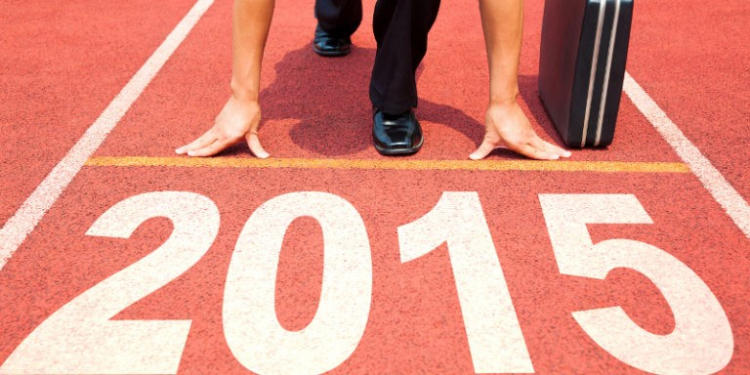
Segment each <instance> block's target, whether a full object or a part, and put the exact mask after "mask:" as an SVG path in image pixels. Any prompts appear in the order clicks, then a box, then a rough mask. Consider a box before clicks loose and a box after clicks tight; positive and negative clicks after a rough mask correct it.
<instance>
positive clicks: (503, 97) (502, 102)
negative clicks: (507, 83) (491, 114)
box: [490, 89, 518, 107]
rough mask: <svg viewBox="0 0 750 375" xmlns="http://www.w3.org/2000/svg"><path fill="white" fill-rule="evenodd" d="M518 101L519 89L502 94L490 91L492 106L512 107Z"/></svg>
mask: <svg viewBox="0 0 750 375" xmlns="http://www.w3.org/2000/svg"><path fill="white" fill-rule="evenodd" d="M517 102H518V90H517V89H516V90H509V91H508V92H505V93H502V94H492V93H490V106H500V107H512V106H514V105H516V104H517Z"/></svg>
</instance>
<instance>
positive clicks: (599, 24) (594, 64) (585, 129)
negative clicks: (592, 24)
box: [581, 0, 607, 147]
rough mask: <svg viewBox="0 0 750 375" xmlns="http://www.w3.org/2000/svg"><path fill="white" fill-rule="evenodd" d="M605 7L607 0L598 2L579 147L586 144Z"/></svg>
mask: <svg viewBox="0 0 750 375" xmlns="http://www.w3.org/2000/svg"><path fill="white" fill-rule="evenodd" d="M606 9H607V0H600V2H599V20H598V21H597V23H596V38H595V40H594V56H592V59H591V74H590V76H589V93H588V96H587V97H586V114H585V115H584V118H583V134H582V135H581V147H583V146H585V145H586V133H588V131H589V119H590V118H591V101H592V100H593V96H594V83H595V81H596V67H597V65H598V64H599V46H600V45H601V43H602V29H603V28H604V14H605V10H606Z"/></svg>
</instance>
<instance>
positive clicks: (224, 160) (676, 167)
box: [85, 156, 690, 173]
mask: <svg viewBox="0 0 750 375" xmlns="http://www.w3.org/2000/svg"><path fill="white" fill-rule="evenodd" d="M85 165H86V166H89V167H183V168H198V167H210V168H296V169H391V170H438V171H441V170H442V171H453V170H471V171H555V172H639V173H690V169H689V168H688V166H687V165H686V164H684V163H667V162H618V161H538V160H410V159H399V158H394V159H388V160H366V159H355V160H351V159H294V158H269V159H256V158H249V157H213V158H190V157H147V156H100V157H93V158H91V159H89V160H88V161H87V162H86V164H85Z"/></svg>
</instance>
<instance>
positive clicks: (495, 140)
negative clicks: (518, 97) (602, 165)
mask: <svg viewBox="0 0 750 375" xmlns="http://www.w3.org/2000/svg"><path fill="white" fill-rule="evenodd" d="M484 121H485V127H486V133H485V136H484V141H483V142H482V144H481V145H480V146H479V148H477V150H476V151H474V152H473V153H472V154H471V155H469V157H470V158H471V159H474V160H479V159H483V158H484V157H486V156H487V155H489V154H490V153H491V152H492V150H494V149H496V148H507V149H509V150H511V151H515V152H517V153H519V154H521V155H524V156H526V157H529V158H532V159H540V160H557V159H559V158H561V157H565V158H567V157H570V155H571V153H570V151H566V150H564V149H562V148H560V147H558V146H555V145H553V144H551V143H549V142H547V141H545V140H543V139H542V138H540V137H539V136H538V135H537V134H536V132H535V131H534V129H533V128H532V127H531V124H530V123H529V120H528V119H527V118H526V115H525V114H524V113H523V110H521V107H520V106H519V105H518V103H517V102H515V101H514V102H513V104H512V105H509V106H506V105H500V104H491V105H490V106H489V108H487V114H486V116H485V120H484Z"/></svg>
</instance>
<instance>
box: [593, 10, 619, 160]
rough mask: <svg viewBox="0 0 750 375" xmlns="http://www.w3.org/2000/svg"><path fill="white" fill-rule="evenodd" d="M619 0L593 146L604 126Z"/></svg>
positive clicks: (597, 142)
mask: <svg viewBox="0 0 750 375" xmlns="http://www.w3.org/2000/svg"><path fill="white" fill-rule="evenodd" d="M620 2H621V0H616V1H615V19H614V21H613V22H612V32H611V33H610V39H609V52H608V55H607V70H605V72H604V88H603V89H602V101H601V104H600V105H599V120H598V121H597V124H596V139H595V140H594V146H599V143H600V142H601V140H602V127H603V126H604V112H605V108H606V106H607V92H608V90H609V76H610V73H611V72H612V57H613V56H614V52H615V40H616V39H617V26H618V25H619V21H620Z"/></svg>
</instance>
